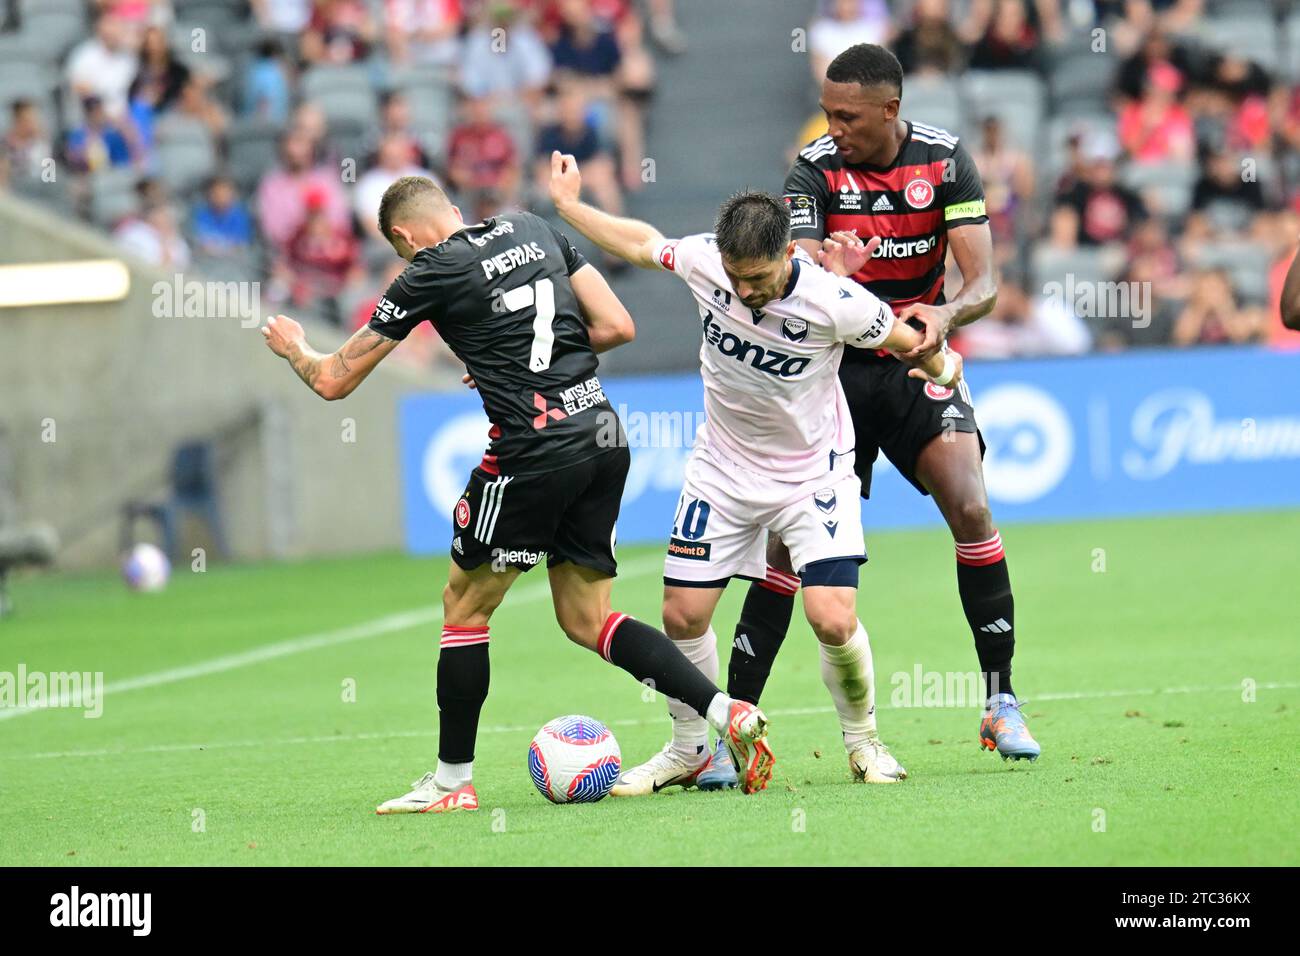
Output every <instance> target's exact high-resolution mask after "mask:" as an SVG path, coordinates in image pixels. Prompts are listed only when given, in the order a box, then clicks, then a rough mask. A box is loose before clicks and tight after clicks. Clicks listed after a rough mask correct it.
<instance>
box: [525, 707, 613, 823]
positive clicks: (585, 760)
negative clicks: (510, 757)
mask: <svg viewBox="0 0 1300 956" xmlns="http://www.w3.org/2000/svg"><path fill="white" fill-rule="evenodd" d="M622 766H623V756H622V754H620V753H619V750H618V741H617V740H615V739H614V735H613V734H611V733H610V732H609V728H608V727H606V726H605V725H604V724H602V723H601V722H600V721H599V720H596V719H595V718H593V717H583V716H580V715H577V714H573V715H570V716H568V717H556V718H555V719H554V720H552V721H551V722H550V723H548V724H547V725H546V726H544V727H543V728H542V729H541V730H539V731H538V732H537V736H536V737H534V738H533V742H532V744H531V745H529V747H528V775H529V776H530V777H532V778H533V784H534V785H535V786H536V787H537V789H538V791H539V792H540V793H541V795H542V796H544V797H545V798H546V799H547V800H550V801H551V802H552V803H595V802H596V801H597V800H600V799H602V798H604V797H605V796H606V795H608V793H609V791H610V789H611V788H612V787H613V786H614V781H615V780H617V779H618V774H619V770H620V769H622Z"/></svg>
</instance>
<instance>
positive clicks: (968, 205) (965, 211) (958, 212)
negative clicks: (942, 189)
mask: <svg viewBox="0 0 1300 956" xmlns="http://www.w3.org/2000/svg"><path fill="white" fill-rule="evenodd" d="M984 214H985V213H984V200H983V199H972V200H971V201H970V202H959V203H956V204H954V205H952V206H944V207H943V220H944V222H951V221H952V220H954V219H976V218H978V217H980V216H983V215H984Z"/></svg>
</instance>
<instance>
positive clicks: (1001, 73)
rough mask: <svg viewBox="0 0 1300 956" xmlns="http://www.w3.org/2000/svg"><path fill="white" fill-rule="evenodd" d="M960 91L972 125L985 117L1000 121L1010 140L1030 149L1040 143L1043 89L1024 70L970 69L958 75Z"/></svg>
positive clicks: (1033, 77)
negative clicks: (962, 75) (963, 74)
mask: <svg viewBox="0 0 1300 956" xmlns="http://www.w3.org/2000/svg"><path fill="white" fill-rule="evenodd" d="M961 89H962V93H963V95H964V98H965V102H966V103H967V115H968V116H969V117H970V125H971V126H972V127H973V126H974V125H975V124H976V123H978V122H979V121H980V120H982V119H983V118H984V117H985V116H988V115H993V116H996V117H998V119H1000V120H1001V121H1002V126H1003V129H1004V130H1005V131H1006V133H1007V136H1008V138H1009V139H1010V140H1011V142H1013V143H1015V144H1016V145H1017V146H1019V147H1020V148H1021V149H1028V150H1033V149H1035V148H1036V147H1037V144H1038V143H1039V142H1040V135H1041V130H1040V126H1041V123H1042V118H1043V112H1044V109H1045V107H1046V102H1047V92H1046V90H1045V89H1044V88H1043V81H1042V80H1040V79H1039V78H1038V76H1037V75H1036V74H1034V73H1031V72H1029V71H1028V70H972V71H970V72H969V73H967V74H966V75H965V76H964V77H962V82H961Z"/></svg>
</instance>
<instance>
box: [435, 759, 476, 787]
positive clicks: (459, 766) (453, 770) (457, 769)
mask: <svg viewBox="0 0 1300 956" xmlns="http://www.w3.org/2000/svg"><path fill="white" fill-rule="evenodd" d="M473 777H474V761H472V760H471V761H470V762H469V763H443V762H442V761H441V760H439V761H438V769H437V770H435V771H434V772H433V782H434V783H436V784H437V785H438V786H439V787H441V788H442V789H443V790H459V789H460V788H461V787H463V786H465V784H467V783H469V782H470V780H472V779H473Z"/></svg>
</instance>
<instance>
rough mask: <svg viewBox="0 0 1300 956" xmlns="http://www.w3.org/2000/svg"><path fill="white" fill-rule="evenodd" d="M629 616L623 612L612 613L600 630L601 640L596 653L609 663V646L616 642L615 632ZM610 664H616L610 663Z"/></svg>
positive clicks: (598, 641) (597, 644) (598, 642)
mask: <svg viewBox="0 0 1300 956" xmlns="http://www.w3.org/2000/svg"><path fill="white" fill-rule="evenodd" d="M629 616H630V615H627V614H624V613H623V612H622V611H610V612H609V617H607V618H605V623H604V625H603V626H602V627H601V629H600V638H599V639H598V640H597V641H596V653H597V654H599V655H600V656H601V657H603V658H605V660H607V661H609V645H610V644H611V643H612V642H613V640H614V632H615V631H617V630H618V626H619V625H620V624H622V623H623V622H624V621H626V620H627V619H628V617H629ZM610 663H611V664H612V663H614V662H613V661H610Z"/></svg>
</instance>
